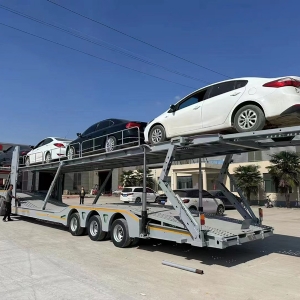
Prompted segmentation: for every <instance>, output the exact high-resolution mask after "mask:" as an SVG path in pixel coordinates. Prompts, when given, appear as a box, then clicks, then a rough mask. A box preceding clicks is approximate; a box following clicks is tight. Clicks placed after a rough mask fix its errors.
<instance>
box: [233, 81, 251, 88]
mask: <svg viewBox="0 0 300 300" xmlns="http://www.w3.org/2000/svg"><path fill="white" fill-rule="evenodd" d="M247 83H248V80H237V81H236V82H235V89H236V90H237V89H240V88H242V87H244V86H246V84H247Z"/></svg>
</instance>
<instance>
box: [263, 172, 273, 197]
mask: <svg viewBox="0 0 300 300" xmlns="http://www.w3.org/2000/svg"><path fill="white" fill-rule="evenodd" d="M263 180H264V189H265V192H266V193H276V187H275V184H274V181H273V180H272V178H271V175H270V174H269V173H264V174H263Z"/></svg>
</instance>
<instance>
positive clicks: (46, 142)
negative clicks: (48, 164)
mask: <svg viewBox="0 0 300 300" xmlns="http://www.w3.org/2000/svg"><path fill="white" fill-rule="evenodd" d="M52 141H53V139H51V138H48V139H45V140H44V143H43V146H45V145H47V144H50V143H51V142H52Z"/></svg>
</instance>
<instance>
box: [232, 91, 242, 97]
mask: <svg viewBox="0 0 300 300" xmlns="http://www.w3.org/2000/svg"><path fill="white" fill-rule="evenodd" d="M240 93H241V92H237V93H234V94H231V95H230V96H236V95H238V94H240Z"/></svg>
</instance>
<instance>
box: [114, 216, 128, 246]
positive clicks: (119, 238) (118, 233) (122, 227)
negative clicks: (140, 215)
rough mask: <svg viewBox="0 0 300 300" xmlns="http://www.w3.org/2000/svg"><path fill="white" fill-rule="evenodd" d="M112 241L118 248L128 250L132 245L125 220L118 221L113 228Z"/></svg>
mask: <svg viewBox="0 0 300 300" xmlns="http://www.w3.org/2000/svg"><path fill="white" fill-rule="evenodd" d="M111 239H112V241H113V243H114V245H115V246H116V247H118V248H126V247H128V246H129V245H130V243H131V238H130V237H129V230H128V225H127V221H126V220H125V219H117V220H115V221H114V222H113V224H112V226H111Z"/></svg>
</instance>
